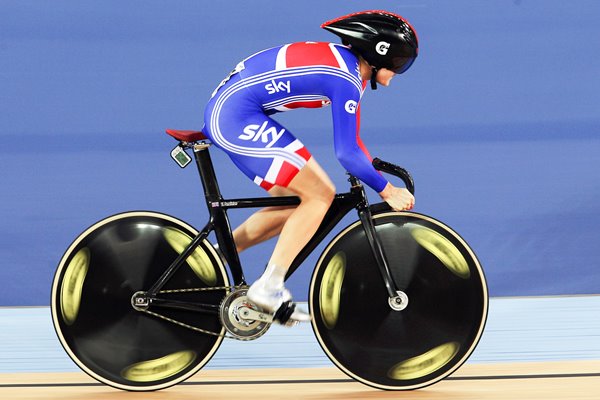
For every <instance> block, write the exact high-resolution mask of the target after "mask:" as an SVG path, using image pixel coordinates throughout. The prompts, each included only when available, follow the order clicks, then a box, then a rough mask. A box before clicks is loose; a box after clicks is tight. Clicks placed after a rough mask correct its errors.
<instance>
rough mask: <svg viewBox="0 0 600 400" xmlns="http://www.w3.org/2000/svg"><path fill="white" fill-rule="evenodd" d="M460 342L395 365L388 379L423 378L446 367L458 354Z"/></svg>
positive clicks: (444, 345)
mask: <svg viewBox="0 0 600 400" xmlns="http://www.w3.org/2000/svg"><path fill="white" fill-rule="evenodd" d="M459 348H460V345H459V344H458V342H448V343H444V344H442V345H439V346H437V347H434V348H433V349H431V350H429V351H427V352H425V353H423V354H421V355H418V356H416V357H412V358H409V359H408V360H404V361H402V362H399V363H398V364H396V365H394V366H393V367H392V368H390V370H389V371H388V377H390V378H392V379H396V380H409V379H417V378H421V377H423V376H425V375H429V374H430V373H432V372H435V371H437V370H438V369H440V368H442V367H443V366H444V365H446V364H447V363H448V362H449V361H450V360H452V358H454V356H455V355H456V354H457V353H458V349H459Z"/></svg>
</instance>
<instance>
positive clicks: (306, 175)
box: [269, 157, 335, 272]
mask: <svg viewBox="0 0 600 400" xmlns="http://www.w3.org/2000/svg"><path fill="white" fill-rule="evenodd" d="M287 189H289V190H291V191H292V192H293V193H294V194H296V195H297V196H299V197H300V199H301V200H302V202H301V203H300V205H299V206H298V207H296V208H295V209H294V210H292V213H291V214H290V215H289V217H288V218H287V219H286V221H285V223H284V225H283V226H282V229H281V233H280V235H279V239H278V241H277V245H276V246H275V249H274V251H273V254H272V256H271V259H270V260H269V265H271V264H274V265H277V266H280V267H281V268H282V269H285V271H286V272H287V270H288V268H289V267H290V265H291V264H292V262H293V261H294V259H295V258H296V256H297V255H298V253H300V251H301V250H302V248H303V247H304V246H305V245H306V244H307V243H308V241H309V240H310V238H311V237H312V236H313V235H314V233H315V232H316V231H317V228H318V227H319V225H320V223H321V221H322V220H323V217H325V214H326V213H327V210H328V209H329V206H330V205H331V202H332V201H333V198H334V196H335V186H334V185H333V183H332V182H331V180H330V179H329V176H328V175H327V174H326V173H325V171H324V170H323V169H322V168H321V166H320V165H319V164H318V163H317V161H316V160H315V159H314V157H313V158H311V159H310V160H308V162H307V163H306V165H305V166H304V167H303V168H302V169H301V170H300V171H299V172H298V174H297V175H296V176H295V177H294V178H293V179H292V181H291V182H290V184H289V185H288V186H287Z"/></svg>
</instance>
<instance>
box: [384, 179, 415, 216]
mask: <svg viewBox="0 0 600 400" xmlns="http://www.w3.org/2000/svg"><path fill="white" fill-rule="evenodd" d="M379 195H380V196H381V198H382V199H383V200H385V202H386V203H388V204H389V205H390V207H392V209H394V210H396V211H402V210H412V208H413V207H414V206H415V197H414V196H413V195H412V194H411V193H410V192H409V191H408V190H406V189H405V188H397V187H395V186H394V185H392V184H391V183H388V184H387V185H386V187H385V188H384V189H383V190H382V191H381V192H380V193H379Z"/></svg>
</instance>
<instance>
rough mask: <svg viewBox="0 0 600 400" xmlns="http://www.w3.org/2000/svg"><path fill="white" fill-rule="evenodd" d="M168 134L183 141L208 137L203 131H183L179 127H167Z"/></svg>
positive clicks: (194, 140)
mask: <svg viewBox="0 0 600 400" xmlns="http://www.w3.org/2000/svg"><path fill="white" fill-rule="evenodd" d="M166 132H167V134H169V135H171V136H173V137H174V138H175V139H177V140H181V141H183V142H197V141H199V140H207V139H208V138H207V137H206V136H205V135H204V133H202V132H201V131H182V130H178V129H167V131H166Z"/></svg>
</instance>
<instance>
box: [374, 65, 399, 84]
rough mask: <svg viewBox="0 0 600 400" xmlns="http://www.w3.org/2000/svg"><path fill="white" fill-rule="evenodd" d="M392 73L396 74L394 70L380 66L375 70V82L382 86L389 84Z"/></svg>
mask: <svg viewBox="0 0 600 400" xmlns="http://www.w3.org/2000/svg"><path fill="white" fill-rule="evenodd" d="M394 75H396V73H395V72H394V71H391V70H389V69H387V68H381V69H380V70H379V71H378V72H377V83H379V84H380V85H382V86H389V85H390V81H391V80H392V78H393V77H394Z"/></svg>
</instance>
